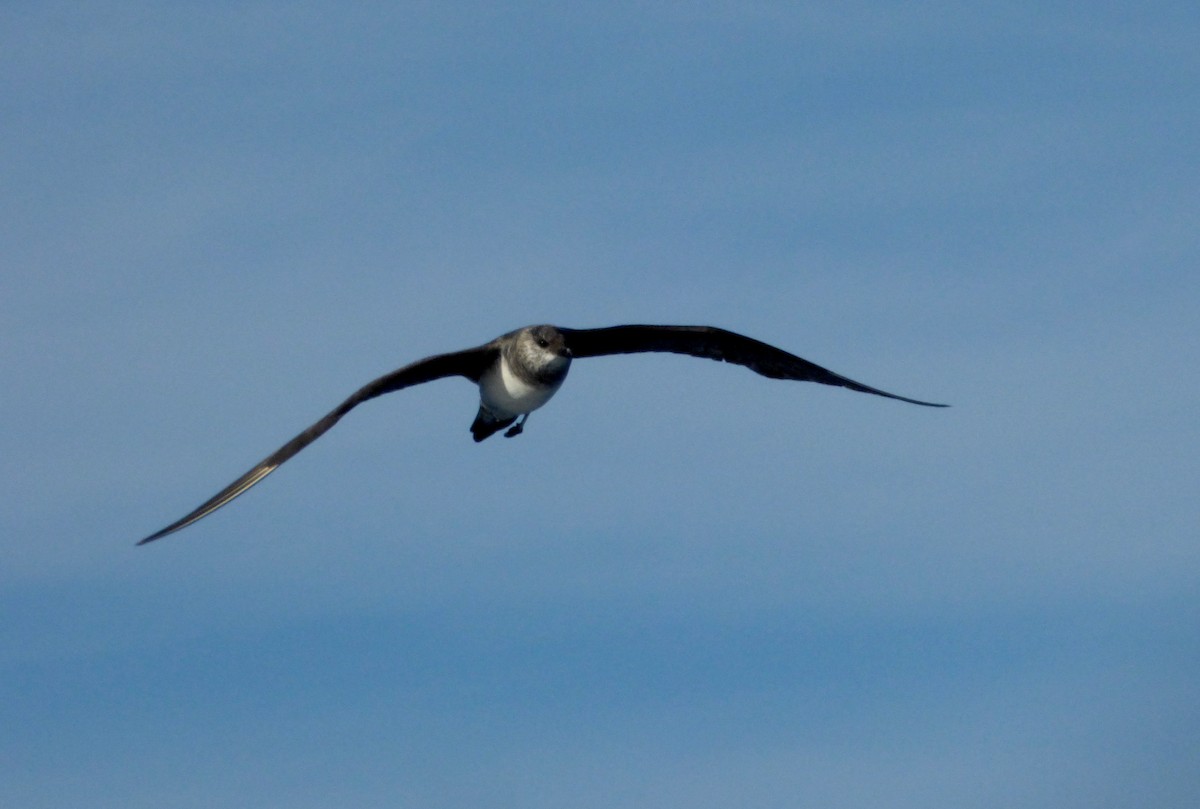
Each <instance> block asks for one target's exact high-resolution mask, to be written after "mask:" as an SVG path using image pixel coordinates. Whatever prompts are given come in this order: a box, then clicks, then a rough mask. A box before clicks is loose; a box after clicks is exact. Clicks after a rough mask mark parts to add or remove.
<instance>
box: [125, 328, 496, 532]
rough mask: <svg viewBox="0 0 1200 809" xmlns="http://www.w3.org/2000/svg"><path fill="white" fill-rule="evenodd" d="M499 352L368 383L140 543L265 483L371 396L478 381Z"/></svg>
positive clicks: (441, 357) (412, 367)
mask: <svg viewBox="0 0 1200 809" xmlns="http://www.w3.org/2000/svg"><path fill="white" fill-rule="evenodd" d="M495 351H496V349H495V348H494V346H493V345H492V344H491V343H489V344H487V345H483V346H479V347H477V348H470V349H467V350H465V351H455V352H452V353H449V354H438V355H435V356H432V357H426V358H425V359H423V360H417V361H416V362H414V363H411V364H409V365H405V366H404V367H403V368H399V369H397V370H395V371H392V372H391V373H390V374H384V375H383V376H381V377H379V378H378V379H375V380H372V381H371V382H368V383H367V384H366V385H363V386H362V387H361V388H359V389H358V390H356V391H355V392H354V393H353V394H351V395H350V397H349V398H348V399H346V400H345V401H344V402H342V403H341V404H340V405H338V406H337V407H335V408H334V409H333V410H331V411H329V412H328V413H326V414H325V415H324V416H323V417H322V418H321V419H320V420H319V421H317V422H316V423H315V424H313V425H312V426H311V427H309V428H308V429H307V430H305V431H304V432H302V433H300V434H299V435H297V436H296V437H295V438H293V439H292V440H291V441H289V442H287V443H286V444H284V445H283V446H282V447H280V448H279V449H277V450H275V451H274V452H273V453H271V454H270V455H268V456H267V457H266V458H264V459H263V460H261V461H259V462H258V463H257V464H255V465H254V468H252V469H251V470H250V471H249V472H247V473H246V474H244V475H242V476H241V477H240V478H238V479H237V480H235V481H234V482H233V483H230V484H229V485H228V486H226V487H225V488H224V489H222V490H221V491H219V492H217V493H216V494H214V495H213V496H212V497H210V498H209V499H208V500H206V501H204V502H203V503H202V504H200V505H199V506H197V507H196V508H195V509H194V510H193V511H191V512H190V513H188V514H187V515H186V516H184V517H181V518H180V519H178V520H176V521H175V522H173V523H171V524H170V525H168V526H167V527H166V528H163V529H161V530H159V531H155V532H154V533H153V534H151V535H150V536H148V537H146V538H145V539H143V540H142V541H141V542H139V543H138V544H139V545H145V544H146V543H147V542H153V541H154V540H156V539H161V538H163V537H165V536H166V535H167V534H173V533H175V532H176V531H178V530H180V529H181V528H187V527H188V526H189V525H191V524H192V523H194V522H196V521H197V520H201V519H203V518H204V517H207V516H208V515H209V514H212V513H213V512H214V511H216V510H217V509H219V508H220V507H221V506H224V505H225V504H227V503H229V501H231V500H233V499H234V498H235V497H237V496H238V495H240V494H243V493H244V492H246V491H247V490H248V489H250V488H251V487H252V486H254V485H255V484H257V483H259V482H261V481H262V480H263V478H265V477H266V476H267V475H269V474H271V473H272V472H274V471H275V470H276V469H278V468H279V466H280V465H281V464H283V462H284V461H286V460H288V459H289V458H291V457H292V456H293V455H295V454H296V453H298V452H299V451H300V450H302V449H304V448H305V447H307V446H308V445H309V444H311V443H312V442H313V441H316V440H317V439H318V438H320V437H321V436H322V435H324V434H325V432H326V431H328V430H329V428H330V427H332V426H333V425H335V424H337V423H338V421H339V420H340V419H341V418H342V416H344V415H346V414H347V413H349V412H350V411H351V410H353V409H354V408H355V407H357V406H358V405H360V404H362V403H363V402H365V401H367V400H368V399H374V398H375V397H376V396H382V395H383V394H385V393H391V392H393V391H397V390H401V389H403V388H408V387H412V386H413V385H420V384H423V383H425V382H432V381H433V380H435V379H442V378H444V377H449V376H465V377H466V378H468V379H470V380H471V381H473V382H478V381H479V378H480V376H482V375H483V372H484V370H485V369H486V368H487V366H488V364H489V363H491V362H492V361H493V360H494V359H495Z"/></svg>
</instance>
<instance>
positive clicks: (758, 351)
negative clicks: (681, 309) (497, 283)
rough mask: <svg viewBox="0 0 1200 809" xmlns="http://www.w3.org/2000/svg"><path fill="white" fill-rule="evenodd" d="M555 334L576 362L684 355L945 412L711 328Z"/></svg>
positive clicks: (638, 328)
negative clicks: (651, 354) (648, 354)
mask: <svg viewBox="0 0 1200 809" xmlns="http://www.w3.org/2000/svg"><path fill="white" fill-rule="evenodd" d="M559 331H561V332H562V333H563V335H564V336H565V337H566V340H567V347H568V348H570V349H571V355H572V356H574V357H600V356H604V355H606V354H636V353H640V352H643V351H665V352H669V353H672V354H688V355H690V356H693V357H706V358H708V359H710V360H721V361H722V362H732V363H734V364H735V365H744V366H746V367H747V368H749V369H750V370H751V371H754V372H755V373H758V374H762V375H763V376H767V377H770V378H771V379H794V380H797V381H799V382H820V383H821V384H822V385H837V386H839V387H843V388H849V389H850V390H856V391H860V392H861V393H873V394H875V395H876V396H886V397H887V398H889V399H899V400H900V401H902V402H910V403H912V404H918V405H925V406H926V407H948V405H944V404H935V403H933V402H922V401H919V400H917V399H909V398H908V397H906V396H897V395H896V394H894V393H888V392H887V391H882V390H879V389H878V388H872V387H871V386H870V385H864V384H862V383H861V382H855V381H854V380H853V379H848V378H846V377H844V376H842V375H840V374H835V373H834V372H833V371H830V370H828V369H826V368H822V367H821V366H820V365H816V364H814V363H811V362H809V361H808V360H805V359H801V358H800V357H797V356H796V355H795V354H789V353H787V352H786V351H784V350H783V349H780V348H776V347H775V346H773V345H768V344H766V343H764V342H761V341H759V340H755V339H753V338H752V337H746V336H745V335H742V334H736V333H735V332H731V331H726V330H725V329H718V328H716V327H715V326H611V327H609V328H605V329H562V328H560V329H559Z"/></svg>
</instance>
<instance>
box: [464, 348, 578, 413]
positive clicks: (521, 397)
mask: <svg viewBox="0 0 1200 809" xmlns="http://www.w3.org/2000/svg"><path fill="white" fill-rule="evenodd" d="M561 384H562V383H561V382H559V383H558V384H556V385H531V384H529V383H528V382H526V381H524V380H523V379H521V378H520V377H518V376H517V375H516V374H514V373H513V372H512V370H511V369H510V368H509V367H508V362H507V361H506V360H505V359H504V358H503V357H502V358H501V359H500V361H499V362H497V363H496V364H495V365H494V366H492V368H491V369H490V370H489V371H488V372H487V373H485V374H484V375H483V378H482V379H480V380H479V397H480V399H482V400H483V403H484V404H485V405H486V406H487V408H488V410H490V411H492V413H493V414H494V415H496V416H499V417H501V418H508V417H509V416H518V415H521V414H522V413H529V412H530V411H533V410H537V409H538V408H539V407H541V406H542V405H544V404H545V403H546V402H548V401H550V397H551V396H553V395H554V394H555V392H557V391H558V388H559V385H561Z"/></svg>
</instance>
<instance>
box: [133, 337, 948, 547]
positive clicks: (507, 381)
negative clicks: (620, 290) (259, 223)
mask: <svg viewBox="0 0 1200 809" xmlns="http://www.w3.org/2000/svg"><path fill="white" fill-rule="evenodd" d="M650 351H657V352H667V353H671V354H687V355H690V356H693V357H703V358H707V359H712V360H720V361H722V362H731V363H733V364H734V365H744V366H746V367H747V368H749V369H750V370H751V371H754V372H755V373H757V374H761V375H762V376H765V377H769V378H771V379H791V380H796V381H799V382H819V383H821V384H823V385H837V386H839V387H843V388H849V389H850V390H856V391H859V392H861V393H873V394H875V395H876V396H886V397H887V398H889V399H899V400H900V401H902V402H909V403H911V404H917V405H924V406H926V407H947V405H944V404H935V403H934V402H922V401H918V400H917V399H909V398H907V397H905V396H897V395H896V394H894V393H888V392H887V391H882V390H879V389H878V388H872V387H871V386H870V385H864V384H862V383H861V382H855V381H854V380H853V379H848V378H846V377H844V376H841V375H840V374H835V373H834V372H833V371H830V370H827V369H825V368H822V367H821V366H819V365H815V364H814V363H811V362H809V361H808V360H805V359H801V358H800V357H797V356H795V355H794V354H789V353H788V352H786V351H784V350H782V349H779V348H776V347H775V346H772V345H768V344H766V343H763V342H761V341H759V340H755V339H753V338H751V337H746V336H744V335H741V334H736V333H734V332H731V331H726V330H725V329H718V328H716V327H714V326H610V327H608V328H600V329H567V328H561V327H557V326H548V325H541V326H526V327H525V328H523V329H517V330H516V331H511V332H508V333H507V334H503V335H501V336H499V337H497V338H496V339H495V340H492V341H491V342H490V343H485V344H484V345H481V346H476V347H475V348H468V349H465V350H463V351H454V352H451V353H449V354H436V355H434V356H432V357H426V358H425V359H423V360H417V361H416V362H414V363H411V364H409V365H405V366H404V367H403V368H399V369H397V370H395V371H392V372H391V373H390V374H385V375H384V376H381V377H379V378H378V379H376V380H374V381H373V382H368V383H367V384H366V385H364V386H363V387H361V388H359V389H358V390H356V391H355V392H354V393H353V394H351V395H350V398H348V399H346V401H344V402H342V403H341V404H340V405H338V406H337V407H335V408H334V409H333V410H331V411H330V412H329V413H327V414H325V416H323V417H322V418H321V419H320V420H319V421H318V422H317V423H316V424H313V425H312V426H311V427H309V428H308V429H307V430H305V431H304V432H302V433H300V434H299V435H298V436H296V437H295V438H293V439H292V440H291V441H289V442H287V443H286V444H284V445H283V446H282V447H280V448H279V449H277V450H275V451H274V452H273V453H271V454H270V455H268V456H267V457H266V458H264V459H263V460H262V461H260V462H259V463H257V464H255V466H254V468H253V469H251V470H250V471H249V472H247V473H246V474H244V475H242V476H241V477H240V478H238V479H237V480H235V481H234V482H233V483H230V484H229V485H228V486H226V487H225V488H224V489H222V490H221V491H219V492H217V493H216V494H215V495H213V496H212V497H211V498H209V499H208V500H206V501H205V502H204V503H202V504H201V505H200V506H198V507H197V508H196V509H195V510H194V511H192V512H191V513H189V514H187V515H186V516H184V517H181V518H179V519H178V520H176V521H175V522H173V523H171V524H170V525H168V526H167V527H166V528H163V529H161V530H159V531H155V532H154V533H153V534H151V535H150V536H148V537H146V538H145V539H143V540H142V541H141V542H139V543H138V544H139V545H145V544H146V543H147V542H153V541H154V540H156V539H161V538H162V537H165V536H167V535H168V534H173V533H174V532H176V531H178V530H180V529H181V528H186V527H187V526H189V525H191V524H192V523H194V522H196V521H197V520H200V519H202V518H204V517H207V516H208V515H209V514H212V513H213V512H214V511H216V510H217V509H219V508H220V507H221V506H223V505H225V504H226V503H228V502H229V501H230V500H233V499H234V498H235V497H237V496H238V495H240V494H242V493H243V492H245V491H246V490H247V489H249V488H250V487H251V486H254V485H255V484H256V483H259V482H260V481H261V480H262V479H263V478H265V477H266V476H267V475H269V474H271V473H272V472H274V471H275V470H276V469H278V468H279V466H280V465H281V464H282V463H283V462H284V461H286V460H288V459H289V458H291V457H292V456H293V455H295V454H296V453H297V452H299V451H300V450H302V449H304V448H305V447H307V446H308V445H309V444H311V443H312V442H313V441H315V440H316V439H317V438H319V437H321V436H322V435H323V434H324V433H325V432H326V431H327V430H328V429H329V428H330V427H332V426H333V425H335V424H337V422H338V420H340V419H341V418H342V416H344V415H346V414H347V413H349V412H350V411H351V410H353V409H354V408H355V407H357V406H358V405H360V404H362V403H363V402H365V401H367V400H368V399H374V398H375V397H376V396H381V395H383V394H385V393H391V392H392V391H397V390H401V389H403V388H409V387H412V386H413V385H420V384H423V383H425V382H432V381H433V380H435V379H442V378H444V377H449V376H462V377H466V378H467V379H469V380H471V381H472V382H474V383H476V384H477V385H478V386H479V412H478V413H477V414H476V416H475V421H474V422H472V424H471V435H472V436H474V438H475V440H476V441H477V442H478V441H483V440H484V439H485V438H488V437H489V436H491V435H494V434H495V433H497V432H499V431H500V430H504V428H506V427H507V428H508V429H507V430H505V432H504V435H505V437H507V438H512V437H513V436H516V435H520V434H521V432H522V430H523V429H524V427H525V421H526V420H527V419H528V418H529V414H530V413H531V412H533V411H534V410H537V409H538V408H539V407H541V406H542V405H544V404H545V403H546V402H548V401H550V397H552V396H553V395H554V394H555V392H556V391H558V388H559V386H561V385H562V383H563V380H564V379H566V376H567V371H568V369H570V367H571V361H572V360H573V359H579V358H581V357H601V356H605V355H609V354H637V353H642V352H650ZM518 418H519V419H520V420H519V421H518Z"/></svg>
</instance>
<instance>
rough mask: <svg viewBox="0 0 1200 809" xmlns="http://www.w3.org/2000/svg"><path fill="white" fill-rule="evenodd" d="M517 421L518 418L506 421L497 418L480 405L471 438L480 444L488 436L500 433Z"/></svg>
mask: <svg viewBox="0 0 1200 809" xmlns="http://www.w3.org/2000/svg"><path fill="white" fill-rule="evenodd" d="M516 420H517V417H516V416H512V417H510V418H506V419H501V418H497V417H496V416H495V415H493V414H492V411H490V410H488V409H487V408H486V407H484V406H483V405H480V406H479V412H478V413H477V414H475V421H473V422H471V436H472V437H473V438H474V439H475V442H476V443H478V442H480V441H482V440H483V439H485V438H487V437H488V436H491V435H494V434H496V433H498V432H500V431H501V430H503V429H504V428H505V427H507V426H508V425H510V424H512V423H513V422H514V421H516Z"/></svg>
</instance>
